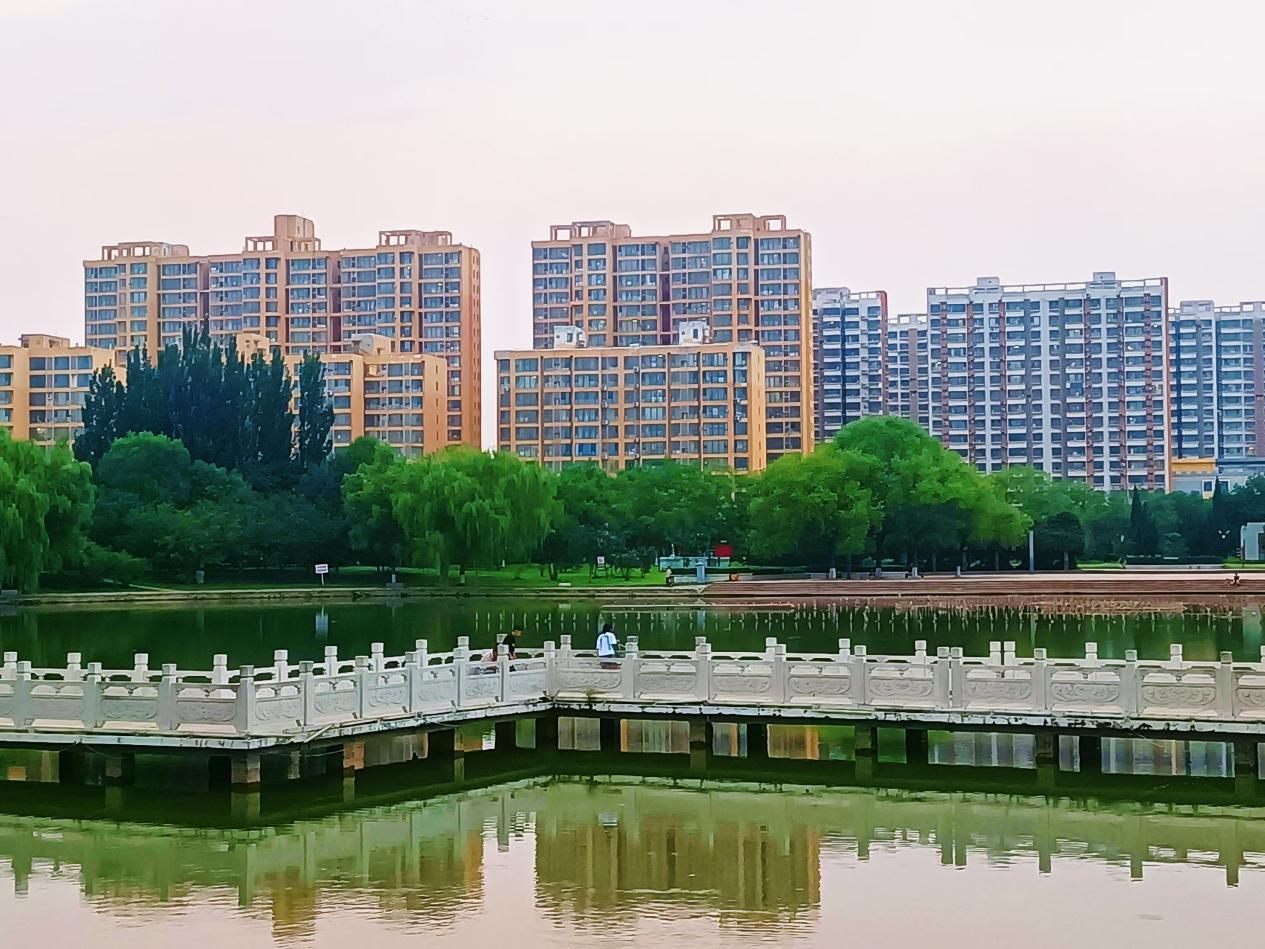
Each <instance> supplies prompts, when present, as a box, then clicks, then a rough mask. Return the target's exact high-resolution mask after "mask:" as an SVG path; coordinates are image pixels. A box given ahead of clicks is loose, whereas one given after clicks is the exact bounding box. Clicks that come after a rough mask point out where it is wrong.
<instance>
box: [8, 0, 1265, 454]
mask: <svg viewBox="0 0 1265 949" xmlns="http://www.w3.org/2000/svg"><path fill="white" fill-rule="evenodd" d="M1262 35H1265V3H1259V2H1257V0H1202V2H1200V3H1192V2H1189V0H1180V2H1169V0H1093V2H1082V0H1057V2H1054V0H1041V2H1037V0H1026V2H1025V0H1005V2H992V0H979V2H966V0H884V2H881V3H880V2H873V0H867V2H855V0H823V2H815V0H780V2H772V0H760V2H751V0H607V2H599V0H586V2H581V0H548V2H540V0H537V2H531V3H529V2H517V0H489V2H482V3H472V2H446V3H440V2H429V0H411V2H405V0H340V2H337V3H335V2H329V0H270V2H261V0H180V2H175V0H112V2H105V0H101V2H72V0H0V88H2V89H3V90H4V92H3V94H0V281H3V286H4V287H5V290H6V293H5V295H4V297H3V302H2V303H0V341H3V342H12V341H14V340H15V339H16V337H17V336H18V334H20V333H23V332H54V333H59V334H62V335H68V336H70V337H72V338H73V339H75V340H81V339H82V338H83V322H82V311H81V298H82V261H83V260H84V259H85V258H90V257H95V256H97V254H98V253H99V249H100V247H101V245H103V244H110V243H116V242H118V241H126V240H165V241H170V242H173V243H184V244H188V245H189V246H190V248H191V250H192V251H193V252H194V253H215V252H228V251H234V250H237V249H239V248H240V246H241V243H242V239H243V237H244V236H245V235H247V234H260V233H268V232H269V231H270V229H271V222H272V215H273V214H276V213H297V214H302V215H304V216H306V217H309V218H312V219H313V220H314V221H315V222H316V227H317V234H318V236H320V237H321V238H322V239H323V241H324V244H325V246H326V247H329V248H337V247H346V246H366V245H369V244H372V242H373V241H374V239H375V238H376V235H377V232H378V231H379V230H381V229H389V228H424V229H444V230H450V231H452V232H453V234H454V236H455V238H456V239H457V240H459V241H461V242H463V243H468V244H472V245H474V246H476V247H478V248H479V249H480V251H481V253H482V263H483V325H484V331H483V339H484V346H485V349H486V350H487V352H485V354H484V355H485V360H486V359H490V353H491V350H492V349H494V348H506V347H512V346H529V345H530V340H531V309H530V304H531V298H530V293H531V282H530V281H531V273H530V247H529V242H530V241H531V240H533V239H539V238H546V237H548V232H549V225H550V224H560V223H567V222H569V221H573V220H586V219H594V218H609V219H612V220H616V221H620V222H624V223H627V224H630V225H631V226H632V228H633V231H634V233H648V234H663V233H672V232H681V231H684V232H690V231H700V230H706V229H707V228H708V227H709V226H710V222H711V215H712V214H714V213H732V212H743V211H750V212H754V213H757V214H776V213H784V214H786V215H787V217H788V223H789V225H790V226H792V227H802V228H805V229H806V230H808V231H810V232H811V233H812V235H813V244H814V259H813V279H814V284H815V285H816V286H849V287H851V288H852V289H854V290H873V289H884V290H887V291H888V293H889V301H890V306H891V310H892V312H893V313H904V312H917V311H920V310H921V309H922V308H923V306H924V300H925V293H926V288H927V287H929V286H960V285H967V284H970V283H973V282H974V280H975V278H976V277H978V276H982V275H996V276H999V277H1001V278H1002V280H1003V281H1005V282H1008V283H1036V282H1044V281H1049V282H1056V281H1074V280H1084V279H1088V278H1089V276H1090V274H1091V273H1092V272H1093V271H1095V270H1115V271H1116V272H1117V273H1118V274H1119V275H1120V276H1121V277H1126V278H1140V277H1153V276H1167V277H1169V279H1170V288H1171V293H1172V297H1173V299H1174V300H1180V299H1214V300H1216V301H1217V302H1218V303H1231V302H1237V301H1240V300H1259V299H1265V254H1263V253H1262V251H1263V250H1265V54H1263V53H1262V47H1261V45H1260V44H1261V36H1262ZM491 375H492V374H491V373H487V372H485V384H486V385H487V386H488V387H489V389H488V395H487V396H486V397H485V400H484V401H485V407H486V408H487V410H488V411H490V410H491V408H492V407H493V404H494V403H493V400H492V399H491V397H490V386H491V379H490V376H491ZM490 422H491V420H490V418H485V420H484V433H485V436H487V435H491V434H492V433H493V432H494V429H493V426H492V425H491V424H490Z"/></svg>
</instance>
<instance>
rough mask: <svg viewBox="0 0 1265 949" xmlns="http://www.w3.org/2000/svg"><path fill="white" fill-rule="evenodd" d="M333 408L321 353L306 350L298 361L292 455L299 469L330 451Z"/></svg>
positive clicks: (316, 461) (322, 457)
mask: <svg viewBox="0 0 1265 949" xmlns="http://www.w3.org/2000/svg"><path fill="white" fill-rule="evenodd" d="M333 427H334V408H333V406H332V405H330V402H329V399H328V397H327V396H326V394H325V366H324V364H323V363H322V362H321V357H320V356H317V355H315V354H313V353H308V354H307V355H305V356H304V357H303V361H302V362H301V363H300V364H299V418H298V431H297V433H296V436H295V459H296V461H297V463H298V467H299V470H300V471H309V470H311V469H312V468H314V467H316V466H317V465H319V464H320V463H321V462H323V461H324V460H325V459H326V458H327V457H328V456H329V453H330V447H331V442H330V429H332V428H333Z"/></svg>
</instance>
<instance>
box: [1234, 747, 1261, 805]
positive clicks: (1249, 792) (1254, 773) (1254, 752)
mask: <svg viewBox="0 0 1265 949" xmlns="http://www.w3.org/2000/svg"><path fill="white" fill-rule="evenodd" d="M1260 767H1261V766H1260V752H1259V750H1258V745H1257V743H1256V739H1254V738H1236V739H1235V740H1234V796H1235V797H1237V798H1241V799H1243V800H1251V799H1253V798H1255V797H1256V783H1257V781H1259V780H1260Z"/></svg>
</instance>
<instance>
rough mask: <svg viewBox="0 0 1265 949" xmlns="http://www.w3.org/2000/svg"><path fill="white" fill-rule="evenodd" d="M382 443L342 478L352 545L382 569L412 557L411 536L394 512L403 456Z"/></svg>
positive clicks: (400, 486)
mask: <svg viewBox="0 0 1265 949" xmlns="http://www.w3.org/2000/svg"><path fill="white" fill-rule="evenodd" d="M381 447H382V450H381V451H377V450H375V451H374V453H373V456H372V457H371V458H370V459H369V460H368V461H365V462H363V463H361V464H360V465H358V466H357V467H356V468H355V470H353V471H350V472H348V474H347V475H346V476H345V477H344V478H343V479H342V495H343V504H344V508H345V510H346V513H347V524H348V528H347V536H348V541H349V543H350V544H351V549H352V550H353V551H356V552H358V553H360V554H361V555H362V556H363V557H364V558H365V559H366V560H368V561H369V562H370V563H372V564H374V565H375V566H377V567H378V568H379V569H389V568H391V567H394V566H396V565H398V564H402V563H407V562H408V560H409V538H408V535H407V534H406V533H405V532H404V528H403V527H402V526H401V525H400V522H399V521H398V520H397V519H396V516H395V497H396V495H397V494H398V493H399V492H400V491H401V490H403V488H402V484H401V481H402V478H403V468H404V460H403V459H402V458H400V456H399V455H397V454H396V453H395V452H393V451H391V450H390V449H389V448H386V447H385V446H381ZM334 457H335V458H337V457H338V455H337V454H335V456H334Z"/></svg>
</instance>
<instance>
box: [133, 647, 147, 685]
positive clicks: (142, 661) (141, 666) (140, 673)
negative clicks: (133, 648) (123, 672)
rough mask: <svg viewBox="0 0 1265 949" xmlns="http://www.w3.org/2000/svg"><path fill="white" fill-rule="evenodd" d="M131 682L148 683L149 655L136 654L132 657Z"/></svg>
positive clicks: (144, 653)
mask: <svg viewBox="0 0 1265 949" xmlns="http://www.w3.org/2000/svg"><path fill="white" fill-rule="evenodd" d="M132 681H133V682H148V681H149V653H147V652H138V653H137V654H136V656H135V657H134V661H133V665H132Z"/></svg>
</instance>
